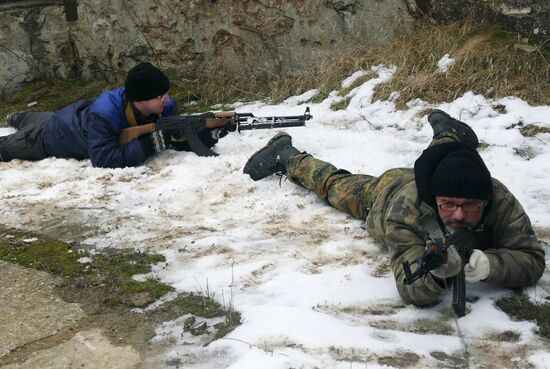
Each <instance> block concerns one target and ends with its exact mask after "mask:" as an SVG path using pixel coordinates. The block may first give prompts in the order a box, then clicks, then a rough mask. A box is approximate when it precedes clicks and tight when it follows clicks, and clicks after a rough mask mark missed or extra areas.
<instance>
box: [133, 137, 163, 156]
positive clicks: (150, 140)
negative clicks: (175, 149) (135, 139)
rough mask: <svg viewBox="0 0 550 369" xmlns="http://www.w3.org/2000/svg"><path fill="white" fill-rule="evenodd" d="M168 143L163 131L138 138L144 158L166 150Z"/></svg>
mask: <svg viewBox="0 0 550 369" xmlns="http://www.w3.org/2000/svg"><path fill="white" fill-rule="evenodd" d="M168 142H169V141H168V137H166V135H165V133H164V132H163V131H155V132H153V133H150V134H148V135H143V136H141V137H140V138H139V143H140V144H141V147H142V148H143V152H145V155H146V156H150V155H152V154H154V153H158V152H161V151H164V150H166V149H167V148H168V145H167V143H168Z"/></svg>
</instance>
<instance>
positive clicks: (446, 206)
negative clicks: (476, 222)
mask: <svg viewBox="0 0 550 369" xmlns="http://www.w3.org/2000/svg"><path fill="white" fill-rule="evenodd" d="M485 205H487V203H486V202H485V201H484V202H465V203H462V204H455V203H454V202H443V203H441V204H437V206H438V207H439V209H440V210H441V211H443V212H445V213H454V212H455V211H456V209H458V208H461V209H462V211H463V212H465V213H477V212H479V211H480V210H481V209H483V208H484V207H485Z"/></svg>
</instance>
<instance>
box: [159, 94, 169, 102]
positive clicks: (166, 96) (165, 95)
mask: <svg viewBox="0 0 550 369" xmlns="http://www.w3.org/2000/svg"><path fill="white" fill-rule="evenodd" d="M168 96H169V95H168V93H165V94H164V95H161V96H157V99H159V100H160V101H161V102H162V103H165V102H166V100H167V99H168Z"/></svg>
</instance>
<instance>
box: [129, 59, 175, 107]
mask: <svg viewBox="0 0 550 369" xmlns="http://www.w3.org/2000/svg"><path fill="white" fill-rule="evenodd" d="M124 87H126V96H127V97H128V100H130V101H143V100H150V99H154V98H155V97H158V96H162V95H164V94H165V93H167V92H168V90H169V89H170V81H169V80H168V77H166V75H165V74H164V73H162V71H161V70H160V69H158V68H157V67H155V66H154V65H153V64H151V63H147V62H145V63H139V64H138V65H136V66H135V67H133V68H132V69H130V71H129V72H128V75H127V76H126V82H125V83H124Z"/></svg>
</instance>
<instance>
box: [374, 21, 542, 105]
mask: <svg viewBox="0 0 550 369" xmlns="http://www.w3.org/2000/svg"><path fill="white" fill-rule="evenodd" d="M516 42H518V40H517V39H515V38H514V35H511V34H507V33H504V32H501V31H499V30H495V29H494V27H493V28H491V27H488V26H486V25H478V24H474V23H472V22H457V23H453V24H449V25H444V26H434V25H423V26H420V27H418V29H417V30H416V31H415V32H414V34H413V36H410V35H408V36H407V37H406V38H403V39H400V40H396V41H395V42H394V43H393V44H392V45H390V46H389V47H388V48H386V49H383V50H380V52H379V53H377V54H376V55H372V56H369V57H368V59H371V60H372V62H373V64H377V63H383V64H393V65H396V66H397V72H396V74H395V76H394V78H393V79H392V80H391V81H390V82H389V83H386V84H383V85H380V86H379V87H378V89H377V90H376V93H375V98H378V99H380V100H385V99H387V98H388V97H389V95H390V93H391V92H392V91H399V92H400V93H401V96H400V98H399V99H398V100H397V104H398V107H401V108H402V107H403V106H404V104H405V103H406V102H407V101H410V100H412V99H415V98H420V99H423V100H426V101H430V102H439V101H452V100H454V99H456V98H457V97H459V96H461V95H463V94H464V93H465V92H468V91H473V92H474V93H479V94H483V95H485V96H486V97H495V98H498V97H502V96H518V97H520V98H522V99H524V100H526V101H528V102H529V103H532V104H547V103H548V101H549V100H550V64H548V60H550V52H549V50H548V49H546V50H543V49H537V51H535V52H532V53H527V52H525V51H521V50H516V49H515V47H514V44H515V43H516ZM446 53H449V54H450V57H451V58H453V59H455V64H454V65H453V66H452V68H450V69H449V71H448V72H447V73H444V74H441V73H438V72H437V62H438V60H439V59H440V58H441V57H442V56H443V55H444V54H446Z"/></svg>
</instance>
